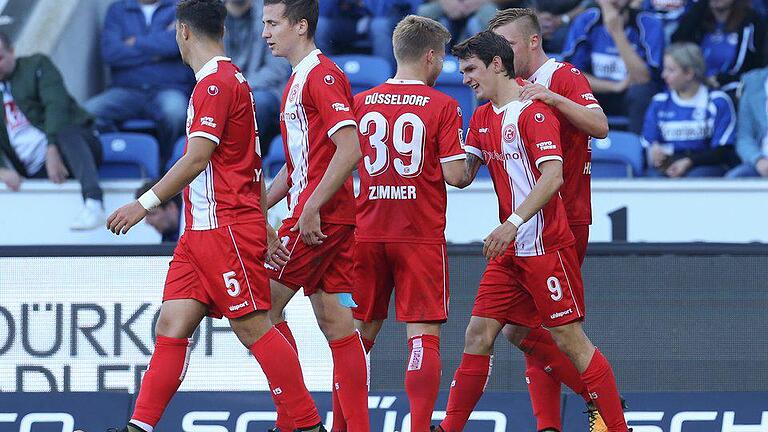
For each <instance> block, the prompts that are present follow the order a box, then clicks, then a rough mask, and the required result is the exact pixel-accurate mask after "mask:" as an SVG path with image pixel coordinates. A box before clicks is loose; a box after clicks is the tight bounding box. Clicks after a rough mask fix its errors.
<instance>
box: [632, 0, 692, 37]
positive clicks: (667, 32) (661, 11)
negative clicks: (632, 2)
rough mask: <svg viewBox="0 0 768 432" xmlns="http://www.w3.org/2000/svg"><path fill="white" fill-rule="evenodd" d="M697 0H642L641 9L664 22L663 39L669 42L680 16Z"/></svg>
mask: <svg viewBox="0 0 768 432" xmlns="http://www.w3.org/2000/svg"><path fill="white" fill-rule="evenodd" d="M695 1H697V0H643V4H642V6H641V9H642V10H644V11H646V12H650V13H653V14H655V15H656V16H657V17H659V19H661V21H662V22H663V23H664V40H665V41H667V42H669V40H670V38H671V37H672V33H674V32H675V30H677V25H678V24H679V21H680V17H681V16H682V15H683V14H684V13H685V12H686V11H687V10H688V9H689V8H690V7H691V5H692V4H693V3H694V2H695Z"/></svg>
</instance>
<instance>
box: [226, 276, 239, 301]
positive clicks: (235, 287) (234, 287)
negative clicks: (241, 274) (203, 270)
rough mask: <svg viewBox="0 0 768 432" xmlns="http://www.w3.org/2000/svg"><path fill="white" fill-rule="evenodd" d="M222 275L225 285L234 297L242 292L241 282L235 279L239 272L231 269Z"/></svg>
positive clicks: (228, 292)
mask: <svg viewBox="0 0 768 432" xmlns="http://www.w3.org/2000/svg"><path fill="white" fill-rule="evenodd" d="M222 276H223V277H224V285H226V286H227V294H229V295H230V296H232V297H237V296H238V295H239V294H240V282H238V281H237V279H235V277H236V276H237V274H236V273H235V272H233V271H229V272H226V273H224V274H223V275H222Z"/></svg>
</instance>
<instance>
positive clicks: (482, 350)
mask: <svg viewBox="0 0 768 432" xmlns="http://www.w3.org/2000/svg"><path fill="white" fill-rule="evenodd" d="M502 327H503V324H502V323H500V322H499V321H497V320H495V319H492V318H482V317H478V316H474V315H473V316H472V317H471V318H470V319H469V325H468V326H467V331H466V333H465V335H464V355H463V356H462V358H461V364H460V365H459V368H458V369H457V370H456V374H455V375H454V376H453V382H452V383H451V392H450V394H449V395H448V406H447V407H446V410H445V411H446V417H445V419H444V420H443V421H442V423H440V428H442V430H444V431H445V432H460V431H462V430H464V426H465V425H466V424H467V420H468V419H469V415H470V414H471V413H472V410H473V409H474V408H475V405H477V401H479V400H480V397H481V396H482V395H483V391H485V385H486V384H487V383H488V377H489V376H490V374H491V367H492V361H491V357H492V356H491V353H492V352H493V343H494V341H495V340H496V336H498V334H499V332H500V331H501V328H502Z"/></svg>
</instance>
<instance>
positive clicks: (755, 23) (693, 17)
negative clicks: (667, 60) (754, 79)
mask: <svg viewBox="0 0 768 432" xmlns="http://www.w3.org/2000/svg"><path fill="white" fill-rule="evenodd" d="M765 29H766V28H765V24H764V23H763V21H762V20H761V19H760V17H759V15H757V13H756V12H755V11H754V10H753V9H752V8H751V7H750V5H749V0H700V1H698V2H697V3H695V4H693V5H692V6H691V8H690V9H689V10H688V11H687V12H686V13H685V14H684V15H683V16H682V17H681V18H680V25H679V27H678V28H677V30H676V31H675V33H674V34H673V35H672V41H673V42H678V41H685V42H693V43H695V44H697V45H700V46H701V49H702V51H703V53H704V59H705V60H706V64H707V77H708V78H709V80H710V84H711V85H712V86H714V87H719V88H722V89H723V90H724V91H731V90H735V89H736V87H737V86H738V81H739V79H740V78H741V74H743V73H744V72H747V71H750V70H752V69H755V68H758V67H762V66H764V65H765V37H766V35H765Z"/></svg>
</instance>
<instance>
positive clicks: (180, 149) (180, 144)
mask: <svg viewBox="0 0 768 432" xmlns="http://www.w3.org/2000/svg"><path fill="white" fill-rule="evenodd" d="M186 147H187V137H186V135H183V136H181V137H179V139H178V140H176V144H174V145H173V153H171V158H170V159H168V162H166V163H165V171H166V172H167V171H168V170H169V169H171V167H172V166H173V164H175V163H176V162H178V160H179V159H181V157H182V156H184V149H186Z"/></svg>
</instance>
